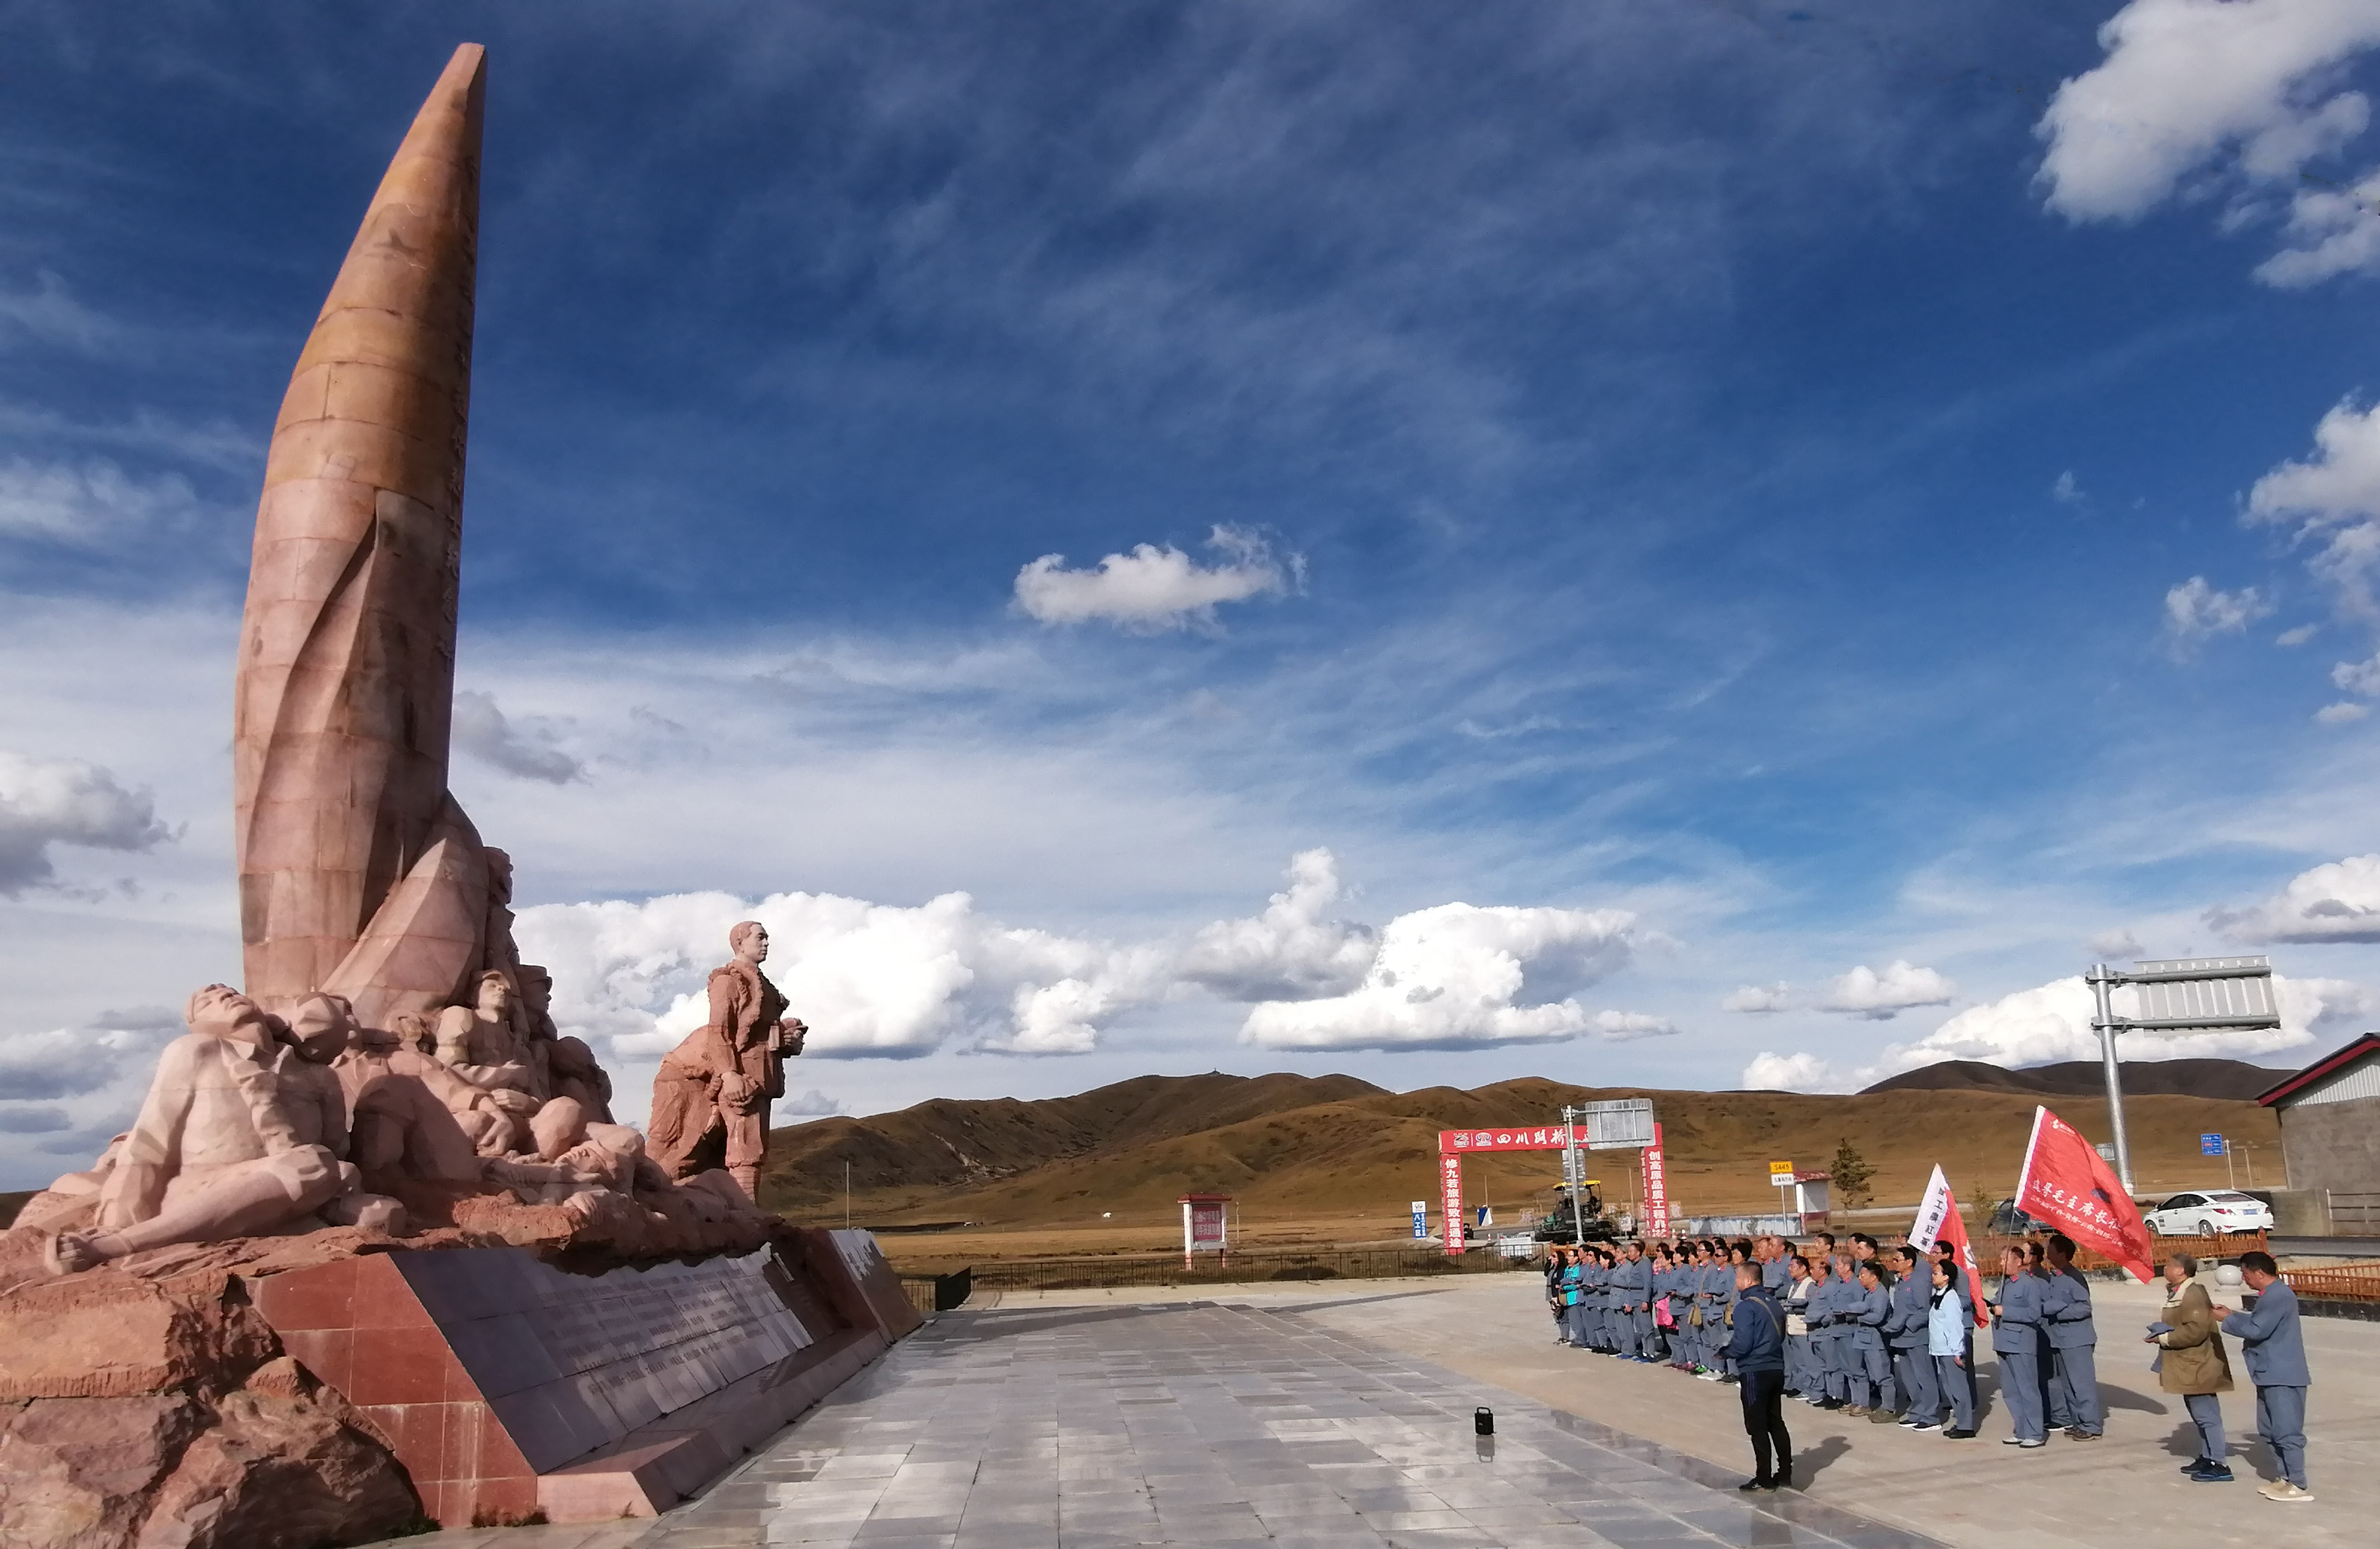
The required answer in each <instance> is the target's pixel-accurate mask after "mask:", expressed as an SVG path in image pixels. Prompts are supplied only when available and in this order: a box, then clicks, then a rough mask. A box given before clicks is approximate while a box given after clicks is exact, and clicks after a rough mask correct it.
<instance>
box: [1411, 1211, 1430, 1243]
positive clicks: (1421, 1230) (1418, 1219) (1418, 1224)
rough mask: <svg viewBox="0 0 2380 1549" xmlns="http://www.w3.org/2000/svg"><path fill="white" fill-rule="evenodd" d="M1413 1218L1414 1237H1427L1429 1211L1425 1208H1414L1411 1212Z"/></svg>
mask: <svg viewBox="0 0 2380 1549" xmlns="http://www.w3.org/2000/svg"><path fill="white" fill-rule="evenodd" d="M1413 1218H1414V1235H1415V1237H1427V1236H1428V1235H1429V1212H1428V1211H1427V1210H1416V1211H1415V1212H1414V1213H1413Z"/></svg>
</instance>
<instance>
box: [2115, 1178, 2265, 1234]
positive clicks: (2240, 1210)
mask: <svg viewBox="0 0 2380 1549" xmlns="http://www.w3.org/2000/svg"><path fill="white" fill-rule="evenodd" d="M2143 1219H2144V1220H2145V1221H2147V1222H2148V1227H2149V1230H2150V1231H2152V1232H2154V1233H2155V1234H2156V1235H2157V1236H2159V1237H2215V1236H2217V1235H2219V1234H2221V1233H2224V1232H2232V1231H2270V1230H2272V1229H2273V1208H2272V1206H2270V1205H2268V1204H2265V1202H2264V1201H2263V1200H2260V1199H2258V1198H2257V1197H2256V1196H2255V1195H2253V1194H2243V1193H2241V1192H2239V1191H2238V1190H2237V1189H2215V1190H2210V1191H2208V1192H2205V1193H2198V1194H2176V1195H2174V1196H2173V1197H2172V1198H2170V1199H2168V1200H2167V1201H2166V1202H2165V1203H2164V1204H2160V1205H2158V1206H2157V1207H2156V1208H2155V1210H2152V1211H2150V1212H2149V1213H2148V1214H2147V1215H2146V1216H2143Z"/></svg>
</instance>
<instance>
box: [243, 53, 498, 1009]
mask: <svg viewBox="0 0 2380 1549" xmlns="http://www.w3.org/2000/svg"><path fill="white" fill-rule="evenodd" d="M483 72H484V58H483V53H482V50H481V49H480V46H479V45H478V44H476V43H467V44H465V45H463V46H462V47H460V48H458V49H456V50H455V55H454V58H453V59H452V60H451V61H450V62H449V63H448V65H447V67H446V69H445V73H444V74H443V75H442V76H441V77H440V78H439V80H438V84H437V87H436V89H435V90H433V91H431V94H430V98H429V101H428V102H426V103H423V105H422V108H421V111H420V113H419V115H418V116H416V117H415V119H414V121H413V127H412V128H411V129H410V130H409V131H408V132H407V135H406V137H405V141H404V143H403V144H402V145H401V146H399V147H398V149H397V152H396V157H395V161H393V162H392V163H390V165H389V169H388V173H387V175H385V176H384V177H383V178H382V180H381V185H380V188H379V190H378V191H377V192H376V193H375V194H374V195H373V196H372V200H371V205H370V209H369V210H368V211H367V212H366V213H365V215H364V220H363V225H362V228H361V229H360V230H358V232H357V234H356V239H355V242H354V245H353V246H352V247H350V248H348V250H347V256H346V261H345V263H344V264H343V265H342V266H341V267H340V270H339V275H338V279H337V281H336V282H335V283H334V284H333V285H332V287H331V294H330V297H329V299H328V300H326V301H325V302H324V303H323V304H322V312H321V314H320V315H319V316H318V317H317V319H316V320H315V323H314V330H313V333H312V335H311V336H310V338H309V339H308V340H307V342H306V348H305V350H304V352H303V353H302V354H301V355H299V357H298V358H297V370H296V372H295V373H294V374H293V375H292V377H291V378H290V382H289V391H288V394H287V396H286V397H285V399H284V401H283V403H282V406H281V415H280V418H279V419H278V420H277V421H276V422H275V424H274V427H273V444H272V450H271V452H270V453H269V454H268V455H267V458H266V465H265V477H264V495H263V499H262V501H261V502H260V504H259V506H258V509H257V517H256V551H255V556H254V560H253V562H252V563H251V567H250V569H249V589H248V609H247V613H246V617H245V619H244V621H243V623H242V627H241V633H240V655H239V667H238V684H237V702H236V708H235V710H234V720H233V746H234V754H233V761H234V780H235V785H236V791H237V798H236V799H237V813H236V820H237V836H236V843H237V852H238V857H239V894H240V934H241V940H242V943H243V946H244V949H245V954H246V960H247V962H246V971H247V979H248V990H249V994H250V995H251V996H252V997H254V998H256V1000H257V1001H258V1002H259V1003H261V1005H263V1006H264V1007H265V1008H266V1009H268V1010H285V1009H286V1008H287V1007H288V1006H290V1005H292V1004H294V1003H295V1002H296V1001H297V999H298V998H302V997H303V996H305V995H307V994H308V993H310V992H312V991H315V990H327V991H331V992H333V993H335V994H340V995H345V996H346V997H347V998H349V999H350V1000H352V1001H353V1002H354V1003H355V1008H356V1011H357V1014H358V1019H359V1020H360V1021H361V1022H362V1023H363V1024H364V1025H366V1026H375V1027H386V1026H388V1025H390V1022H391V1019H392V1018H393V1017H394V1016H395V1015H396V1014H397V1013H398V1012H401V1011H407V1010H427V1009H429V1008H431V1007H434V1006H438V1005H443V1004H444V1003H445V1002H447V1001H448V1000H451V999H454V998H456V996H457V993H458V990H459V987H460V986H461V984H462V982H463V980H464V978H465V977H466V975H467V974H469V973H470V972H472V971H473V970H474V969H476V968H478V967H479V966H480V963H481V962H483V961H484V960H485V959H486V958H487V957H488V956H489V948H490V943H489V942H488V941H487V939H486V932H487V929H488V924H487V922H488V918H489V896H488V895H489V868H488V857H487V854H486V853H485V852H484V851H483V849H482V847H481V845H480V840H479V836H478V834H477V833H476V832H475V831H474V830H473V829H472V827H471V824H470V822H469V820H468V818H466V817H464V816H463V812H462V809H461V808H460V807H459V806H457V805H455V800H454V798H453V797H452V796H451V795H450V794H449V793H448V792H447V789H446V773H447V735H448V729H449V725H450V722H451V720H452V719H453V708H454V687H455V604H456V592H457V587H458V580H459V568H460V559H461V547H462V530H463V529H462V519H463V460H464V448H465V441H466V426H467V423H468V415H469V405H470V388H471V314H472V290H473V280H474V272H475V269H476V267H477V261H478V236H479V203H480V110H481V100H482V81H483ZM507 945H508V944H507Z"/></svg>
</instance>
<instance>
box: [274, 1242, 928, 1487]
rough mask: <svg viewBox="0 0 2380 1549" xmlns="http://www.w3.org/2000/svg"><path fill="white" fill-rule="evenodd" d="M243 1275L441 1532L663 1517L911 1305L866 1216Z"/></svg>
mask: <svg viewBox="0 0 2380 1549" xmlns="http://www.w3.org/2000/svg"><path fill="white" fill-rule="evenodd" d="M252 1289H253V1294H254V1296H255V1299H256V1307H257V1311H258V1312H259V1313H261V1314H262V1316H263V1317H264V1319H265V1321H266V1322H267V1323H269V1324H270V1325H272V1327H273V1332H274V1333H276V1334H277V1335H278V1336H279V1337H280V1338H281V1342H282V1344H283V1346H284V1347H285V1349H287V1350H288V1351H289V1353H290V1354H292V1355H293V1356H295V1357H297V1361H299V1362H300V1363H301V1364H302V1365H304V1366H305V1368H306V1369H307V1370H308V1371H310V1372H311V1373H312V1374H314V1375H315V1376H316V1377H317V1378H319V1379H320V1380H321V1381H322V1382H323V1383H324V1384H326V1385H328V1386H331V1387H332V1388H334V1389H336V1390H337V1391H338V1392H339V1393H340V1394H342V1395H343V1396H344V1397H345V1398H346V1400H347V1401H348V1402H349V1403H351V1404H353V1405H354V1406H355V1407H356V1409H357V1410H358V1411H359V1412H360V1414H361V1415H362V1416H363V1418H364V1419H365V1420H366V1421H367V1422H369V1423H370V1425H371V1426H372V1427H373V1428H374V1429H375V1430H377V1431H378V1432H379V1433H380V1434H381V1436H382V1437H383V1439H384V1440H385V1441H386V1443H387V1445H388V1446H389V1449H390V1450H391V1451H392V1452H394V1453H395V1455H396V1458H397V1460H398V1461H399V1462H401V1463H402V1464H404V1466H405V1469H406V1471H407V1473H408V1474H409V1475H410V1476H411V1478H412V1481H413V1484H414V1488H415V1489H416V1490H417V1491H418V1492H419V1495H420V1497H421V1503H422V1507H423V1509H424V1511H425V1512H426V1513H427V1514H428V1515H429V1516H430V1517H431V1518H432V1519H435V1520H437V1521H438V1522H439V1523H440V1524H441V1525H443V1526H445V1527H450V1528H459V1527H469V1526H472V1525H475V1524H488V1523H498V1522H516V1521H522V1520H525V1519H528V1518H529V1517H530V1516H531V1515H532V1514H533V1513H537V1512H540V1511H541V1512H542V1513H543V1514H544V1515H545V1517H546V1518H547V1519H549V1520H552V1521H557V1522H572V1521H598V1520H608V1519H615V1518H618V1517H622V1516H651V1515H654V1514H655V1513H657V1512H659V1511H661V1510H663V1509H665V1508H666V1507H669V1506H670V1505H672V1504H673V1503H674V1502H675V1501H677V1500H678V1499H680V1498H682V1497H683V1496H685V1495H687V1494H690V1493H691V1492H693V1491H694V1490H696V1489H698V1488H699V1487H700V1486H701V1485H702V1484H704V1483H705V1482H708V1481H710V1479H712V1478H715V1477H716V1476H717V1475H718V1474H720V1473H721V1472H723V1471H724V1470H726V1469H727V1468H728V1467H729V1466H730V1465H731V1464H733V1463H734V1462H735V1460H736V1459H737V1458H739V1457H741V1456H742V1455H743V1454H744V1453H745V1452H746V1451H747V1450H749V1449H751V1448H752V1447H754V1446H758V1445H759V1444H760V1443H761V1442H762V1441H764V1440H766V1439H767V1437H768V1436H769V1435H770V1434H772V1433H773V1432H775V1431H776V1430H777V1429H778V1428H780V1427H781V1426H783V1424H785V1423H786V1422H788V1421H790V1420H792V1419H793V1418H794V1417H795V1415H797V1414H799V1413H800V1412H801V1411H802V1410H806V1409H807V1408H808V1407H809V1406H810V1405H812V1404H814V1403H816V1402H817V1401H818V1400H819V1399H820V1398H823V1397H825V1395H826V1394H827V1393H829V1392H831V1391H832V1389H833V1388H834V1387H835V1386H837V1385H839V1384H841V1383H842V1382H844V1380H846V1379H847V1378H849V1377H850V1376H851V1375H852V1374H855V1373H856V1372H857V1371H858V1370H859V1369H860V1368H861V1367H863V1366H865V1365H867V1364H868V1362H869V1361H873V1360H875V1359H876V1357H877V1356H879V1355H880V1354H881V1353H882V1352H883V1351H884V1350H885V1349H886V1348H887V1347H888V1346H889V1345H890V1343H891V1342H892V1340H893V1339H895V1338H898V1337H900V1336H901V1335H903V1334H905V1333H906V1332H908V1331H909V1329H911V1328H914V1327H915V1326H916V1325H917V1314H916V1313H915V1312H914V1311H912V1310H911V1309H910V1308H909V1305H908V1302H907V1300H906V1299H905V1297H903V1296H902V1294H901V1289H900V1286H899V1284H898V1282H897V1280H895V1279H894V1278H893V1277H892V1272H891V1270H890V1268H889V1267H888V1266H886V1265H885V1264H884V1260H883V1257H882V1255H881V1254H880V1253H878V1252H877V1249H876V1245H875V1242H874V1240H873V1239H872V1238H870V1237H869V1236H868V1234H867V1233H865V1232H827V1231H821V1230H803V1231H798V1232H795V1233H792V1234H790V1235H789V1236H787V1237H784V1238H781V1239H780V1240H778V1241H777V1242H776V1243H774V1244H772V1245H771V1246H768V1247H764V1248H761V1249H759V1250H757V1251H755V1252H753V1253H746V1254H742V1255H738V1256H733V1257H730V1256H724V1255H722V1256H718V1257H713V1258H709V1259H705V1260H700V1261H698V1262H693V1263H685V1262H676V1263H663V1264H659V1265H650V1266H646V1267H635V1268H613V1269H610V1270H606V1271H604V1272H602V1273H600V1274H573V1273H571V1272H569V1271H568V1270H566V1269H563V1268H559V1267H556V1266H555V1265H552V1264H549V1263H545V1262H542V1261H540V1260H539V1259H538V1258H537V1257H536V1256H535V1255H533V1254H531V1253H528V1252H527V1251H526V1250H523V1249H517V1248H479V1249H464V1250H459V1251H457V1250H449V1251H446V1252H441V1253H376V1254H370V1255H366V1256H362V1257H358V1258H352V1259H347V1260H344V1261H341V1262H337V1263H333V1264H325V1265H319V1266H316V1267H314V1268H310V1269H302V1270H297V1271H293V1272H290V1273H286V1274H280V1275H273V1276H270V1277H264V1278H262V1279H260V1280H257V1281H255V1282H253V1283H252Z"/></svg>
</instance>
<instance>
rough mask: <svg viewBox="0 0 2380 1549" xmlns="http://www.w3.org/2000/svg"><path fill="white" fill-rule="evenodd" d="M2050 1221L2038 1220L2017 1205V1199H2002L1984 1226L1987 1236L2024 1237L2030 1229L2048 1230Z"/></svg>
mask: <svg viewBox="0 0 2380 1549" xmlns="http://www.w3.org/2000/svg"><path fill="white" fill-rule="evenodd" d="M2048 1229H2049V1223H2048V1222H2046V1221H2042V1220H2036V1219H2034V1217H2033V1216H2028V1215H2026V1214H2025V1213H2024V1212H2023V1211H2022V1210H2019V1209H2018V1208H2017V1207H2016V1201H2014V1200H2002V1201H2000V1203H1999V1206H1998V1208H1997V1209H1995V1210H1994V1211H1993V1212H1992V1218H1991V1220H1990V1221H1989V1222H1987V1223H1986V1224H1985V1227H1984V1235H1985V1236H1986V1237H2022V1236H2023V1235H2024V1234H2025V1233H2027V1232H2029V1231H2047V1230H2048Z"/></svg>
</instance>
